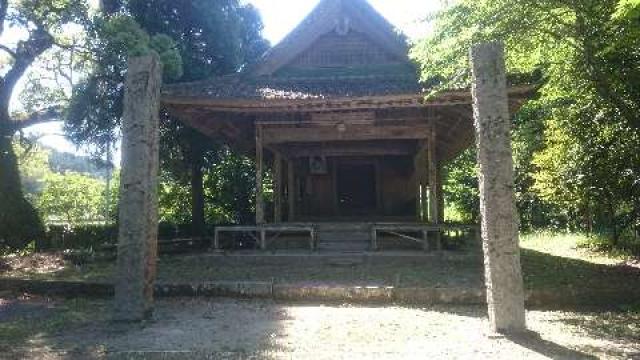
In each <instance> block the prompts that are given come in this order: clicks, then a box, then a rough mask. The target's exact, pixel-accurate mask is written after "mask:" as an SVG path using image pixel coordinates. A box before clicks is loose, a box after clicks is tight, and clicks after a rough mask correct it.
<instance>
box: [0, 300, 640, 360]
mask: <svg viewBox="0 0 640 360" xmlns="http://www.w3.org/2000/svg"><path fill="white" fill-rule="evenodd" d="M108 306H109V305H108V303H107V302H95V303H92V304H91V306H89V307H88V309H91V310H89V313H88V314H87V315H89V316H90V317H89V319H90V321H88V322H85V323H84V325H80V326H75V327H73V328H66V329H63V330H62V331H58V332H56V333H52V334H47V333H45V332H43V333H39V334H38V333H36V334H33V335H32V336H31V337H30V338H29V339H28V340H27V341H25V343H24V344H22V346H21V347H18V346H12V347H11V348H12V350H11V352H7V353H4V354H0V358H3V359H4V358H7V359H9V358H27V359H29V358H30V359H74V358H78V359H80V358H82V359H85V358H97V359H101V358H114V359H120V358H123V359H198V358H203V359H245V358H249V359H411V358H437V359H442V358H446V359H509V360H512V359H547V358H552V359H593V358H596V357H597V358H618V359H629V358H638V359H640V345H639V342H638V339H639V336H640V334H639V333H638V332H635V333H634V332H632V333H631V334H629V333H625V332H620V331H617V332H616V331H609V330H611V329H613V326H614V325H615V326H617V325H620V324H617V323H612V322H611V321H613V320H615V319H617V318H615V317H607V316H608V315H605V314H604V313H575V312H543V311H530V312H529V313H528V316H527V318H528V322H529V326H530V328H531V329H532V330H534V331H536V332H538V333H539V334H540V337H536V336H523V337H520V338H510V339H507V338H503V337H495V336H492V334H490V333H488V332H487V331H486V329H487V320H486V319H485V316H484V313H483V309H482V308H479V307H431V308H407V307H367V306H347V305H342V306H319V305H308V304H299V305H295V304H294V305H291V304H278V303H274V302H271V301H257V300H251V301H239V300H222V299H220V300H210V301H207V300H202V299H200V300H191V299H187V300H166V301H165V300H163V301H160V302H158V304H157V309H156V313H155V317H154V319H153V320H152V321H150V322H147V323H145V324H142V325H126V324H114V323H111V322H109V321H108V315H107V314H108ZM634 316H636V317H635V319H636V320H637V314H635V315H634ZM612 319H613V320H612ZM618 320H620V319H618ZM607 321H609V322H607ZM620 321H622V322H621V324H622V326H624V324H625V321H626V320H625V319H622V320H620ZM603 324H604V325H605V326H601V325H603ZM616 324H617V325H616ZM636 330H637V328H636ZM1 337H2V335H1V334H0V343H1V340H2V338H1Z"/></svg>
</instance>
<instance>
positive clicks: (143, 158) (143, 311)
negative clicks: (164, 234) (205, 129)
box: [114, 55, 162, 321]
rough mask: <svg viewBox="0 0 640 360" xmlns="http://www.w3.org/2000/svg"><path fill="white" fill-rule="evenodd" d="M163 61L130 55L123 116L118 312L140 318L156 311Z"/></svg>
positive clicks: (120, 317) (118, 315)
mask: <svg viewBox="0 0 640 360" xmlns="http://www.w3.org/2000/svg"><path fill="white" fill-rule="evenodd" d="M161 82H162V65H161V63H160V60H159V59H158V57H157V56H156V55H152V56H144V57H136V58H131V59H129V63H128V73H127V79H126V84H125V97H124V112H123V116H122V160H121V169H122V174H121V183H120V209H119V215H118V216H119V221H118V224H119V227H118V261H117V269H116V274H117V275H116V283H115V314H114V317H115V319H116V320H119V321H141V320H144V319H146V318H148V317H149V316H150V315H151V313H152V311H153V287H154V281H155V275H156V257H157V247H158V194H157V188H158V166H159V165H158V163H159V160H158V154H159V150H158V148H159V133H158V124H159V110H160V88H161V86H162V84H161Z"/></svg>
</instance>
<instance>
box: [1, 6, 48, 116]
mask: <svg viewBox="0 0 640 360" xmlns="http://www.w3.org/2000/svg"><path fill="white" fill-rule="evenodd" d="M0 1H2V0H0ZM52 46H53V36H51V34H49V33H48V32H47V31H46V30H45V29H44V28H38V29H36V30H35V31H33V32H32V33H31V35H30V36H29V39H27V40H26V41H21V42H20V43H18V48H17V49H16V51H15V54H16V57H15V63H14V64H13V66H12V67H11V69H9V71H7V73H6V74H5V76H4V77H3V78H2V79H0V107H8V105H9V99H11V94H12V93H13V89H14V88H15V86H16V84H17V83H18V81H19V80H20V78H22V76H23V75H24V73H25V72H26V71H27V69H29V67H30V66H31V64H33V62H34V61H35V59H36V58H37V57H38V56H40V55H42V53H44V52H45V51H46V50H47V49H49V48H51V47H52Z"/></svg>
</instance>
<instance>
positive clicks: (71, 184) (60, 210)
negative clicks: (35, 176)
mask: <svg viewBox="0 0 640 360" xmlns="http://www.w3.org/2000/svg"><path fill="white" fill-rule="evenodd" d="M104 189H105V185H104V183H103V182H102V181H99V180H96V179H94V178H91V177H88V176H86V175H83V174H78V173H71V172H69V173H66V174H49V175H48V176H47V177H46V178H45V186H44V188H43V190H42V194H41V195H40V196H39V198H38V208H39V209H40V210H41V211H42V213H43V215H44V217H45V219H47V220H49V221H63V222H65V223H67V224H71V225H76V224H81V223H86V222H91V221H96V220H98V219H101V218H102V216H103V214H104V210H103V204H104V193H103V192H104Z"/></svg>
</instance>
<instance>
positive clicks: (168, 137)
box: [67, 0, 268, 235]
mask: <svg viewBox="0 0 640 360" xmlns="http://www.w3.org/2000/svg"><path fill="white" fill-rule="evenodd" d="M103 10H104V14H103V16H104V19H105V21H107V22H109V21H114V19H117V18H121V17H123V15H122V14H129V15H130V16H131V18H130V19H131V20H135V21H134V22H135V24H136V25H135V26H134V25H133V23H132V22H128V23H127V27H126V28H125V27H123V26H116V27H114V30H116V31H115V32H111V31H109V32H106V33H105V32H104V31H103V32H100V31H95V32H94V34H95V36H93V38H94V39H96V41H95V42H96V44H98V45H99V46H96V47H97V48H104V50H101V51H98V52H97V53H101V54H104V56H101V57H98V58H97V59H96V60H97V61H96V63H97V64H100V65H96V71H94V76H92V77H91V78H90V79H89V80H88V81H87V82H86V84H85V85H84V87H83V88H79V89H78V91H77V94H78V95H80V96H78V98H77V99H78V101H76V102H75V103H74V106H73V107H72V109H73V111H72V112H71V113H70V115H71V116H70V121H69V122H68V126H67V131H68V132H69V133H70V134H71V135H72V136H73V138H74V139H75V141H77V142H92V143H96V142H97V143H108V142H110V141H113V139H114V138H115V131H116V129H117V127H118V125H119V119H120V115H121V114H120V112H121V110H120V109H121V107H122V104H121V99H122V88H121V84H122V80H123V74H124V71H125V66H124V63H123V61H122V54H123V53H126V51H123V49H122V48H121V47H118V45H117V44H118V43H121V44H131V43H136V42H135V41H130V40H128V39H132V38H133V39H135V38H139V37H140V36H132V35H131V34H135V33H139V32H141V31H143V32H145V33H147V34H149V35H150V36H151V37H152V38H153V37H157V36H162V37H168V38H171V39H172V40H173V41H174V42H175V49H177V52H178V54H179V56H178V57H179V59H180V61H181V63H182V64H183V66H182V68H183V69H184V72H183V73H182V74H181V76H168V77H165V82H167V83H172V82H177V81H180V82H182V81H195V80H202V79H205V78H208V77H211V76H216V75H223V74H229V73H234V72H237V71H239V70H240V69H242V68H243V67H245V66H247V65H248V64H250V63H251V62H253V61H255V60H256V59H257V58H259V56H261V55H262V54H263V53H264V51H266V49H267V47H268V43H267V42H266V41H265V40H264V39H263V38H262V36H261V31H262V22H261V21H260V17H259V14H258V12H257V11H256V10H255V9H254V8H253V7H252V6H250V5H244V4H242V3H241V2H240V1H238V0H223V1H213V0H194V1H170V0H152V1H140V0H130V1H126V2H124V1H118V0H114V1H103ZM117 34H120V35H117ZM114 35H116V36H114ZM122 40H126V41H122ZM126 48H127V49H128V48H130V46H126ZM178 57H176V58H178ZM100 69H104V70H109V72H108V73H107V72H106V71H99V70H100ZM97 91H100V92H101V94H98V93H97ZM82 94H86V96H81V95H82ZM100 104H103V105H102V106H99V105H100ZM162 115H163V116H164V118H163V121H162V122H161V146H162V147H163V148H162V151H161V161H162V169H163V179H164V181H166V182H177V184H167V185H166V186H164V187H163V189H164V190H167V191H173V190H175V191H178V192H179V193H182V192H183V189H185V186H187V185H190V186H191V189H192V191H190V195H191V213H192V216H191V217H192V219H193V227H194V234H196V235H203V234H202V232H203V231H204V230H203V229H204V221H205V206H206V204H205V197H204V193H205V192H206V190H205V189H204V173H205V172H206V171H205V168H206V167H207V166H208V165H211V164H213V162H214V160H215V159H217V151H218V146H217V144H215V143H213V142H212V141H211V140H210V139H208V138H207V137H205V136H204V135H202V134H201V133H199V132H197V131H196V130H193V129H191V128H189V127H187V126H185V125H184V124H182V123H180V122H179V121H178V120H177V119H174V118H171V117H169V116H168V115H167V114H162ZM166 195H167V196H169V197H171V196H173V195H170V194H169V193H167V194H166ZM176 196H177V195H176ZM174 218H175V216H174Z"/></svg>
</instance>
